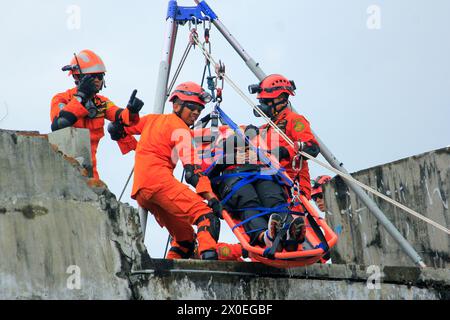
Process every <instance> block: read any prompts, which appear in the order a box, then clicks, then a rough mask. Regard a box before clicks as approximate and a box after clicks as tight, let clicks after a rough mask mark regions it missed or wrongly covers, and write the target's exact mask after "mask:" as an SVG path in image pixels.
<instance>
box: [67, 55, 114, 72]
mask: <svg viewBox="0 0 450 320" xmlns="http://www.w3.org/2000/svg"><path fill="white" fill-rule="evenodd" d="M78 66H79V67H80V68H81V73H84V74H86V73H105V72H106V67H105V64H104V63H103V61H102V59H101V58H100V57H99V56H98V55H97V54H95V53H94V52H93V51H91V50H83V51H81V52H80V53H79V54H77V55H76V56H75V57H73V58H72V61H70V65H68V66H65V67H63V71H67V70H69V75H72V74H80V70H79V68H78Z"/></svg>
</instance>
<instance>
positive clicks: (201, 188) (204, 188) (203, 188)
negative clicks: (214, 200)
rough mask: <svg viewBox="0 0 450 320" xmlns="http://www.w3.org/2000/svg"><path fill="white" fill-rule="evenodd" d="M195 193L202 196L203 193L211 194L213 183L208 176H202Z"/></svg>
mask: <svg viewBox="0 0 450 320" xmlns="http://www.w3.org/2000/svg"><path fill="white" fill-rule="evenodd" d="M195 191H196V192H197V193H198V194H200V193H203V192H211V193H213V191H212V188H211V182H210V181H209V178H208V177H207V176H201V177H200V178H199V179H198V183H197V187H196V188H195Z"/></svg>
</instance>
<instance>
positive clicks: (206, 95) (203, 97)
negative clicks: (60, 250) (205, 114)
mask: <svg viewBox="0 0 450 320" xmlns="http://www.w3.org/2000/svg"><path fill="white" fill-rule="evenodd" d="M175 92H179V93H182V94H185V95H187V96H197V97H199V98H200V100H201V101H203V102H204V103H209V102H211V100H212V96H211V95H210V94H209V93H208V92H206V91H202V92H201V93H197V92H192V91H185V90H175Z"/></svg>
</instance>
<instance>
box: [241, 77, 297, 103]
mask: <svg viewBox="0 0 450 320" xmlns="http://www.w3.org/2000/svg"><path fill="white" fill-rule="evenodd" d="M295 89H296V87H295V83H294V81H292V80H288V79H287V78H286V77H283V76H282V75H280V74H271V75H269V76H267V77H265V78H264V79H263V80H262V81H261V82H260V83H259V85H250V86H249V91H250V93H258V95H257V96H256V98H257V99H275V98H278V97H279V96H280V94H282V93H287V94H289V95H290V96H295Z"/></svg>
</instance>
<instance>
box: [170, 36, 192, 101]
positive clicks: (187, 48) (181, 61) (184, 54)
mask: <svg viewBox="0 0 450 320" xmlns="http://www.w3.org/2000/svg"><path fill="white" fill-rule="evenodd" d="M193 45H194V44H193V43H192V42H190V41H189V43H188V45H187V47H186V49H185V50H184V53H183V56H182V57H181V60H180V63H179V64H178V67H177V70H176V71H175V73H174V75H173V78H172V81H171V82H170V85H169V87H168V88H167V93H169V92H172V89H173V87H174V86H175V82H176V81H177V78H178V76H179V75H180V72H181V69H182V68H183V66H184V63H185V62H186V59H187V57H188V55H189V52H190V51H191V48H192V46H193Z"/></svg>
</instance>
